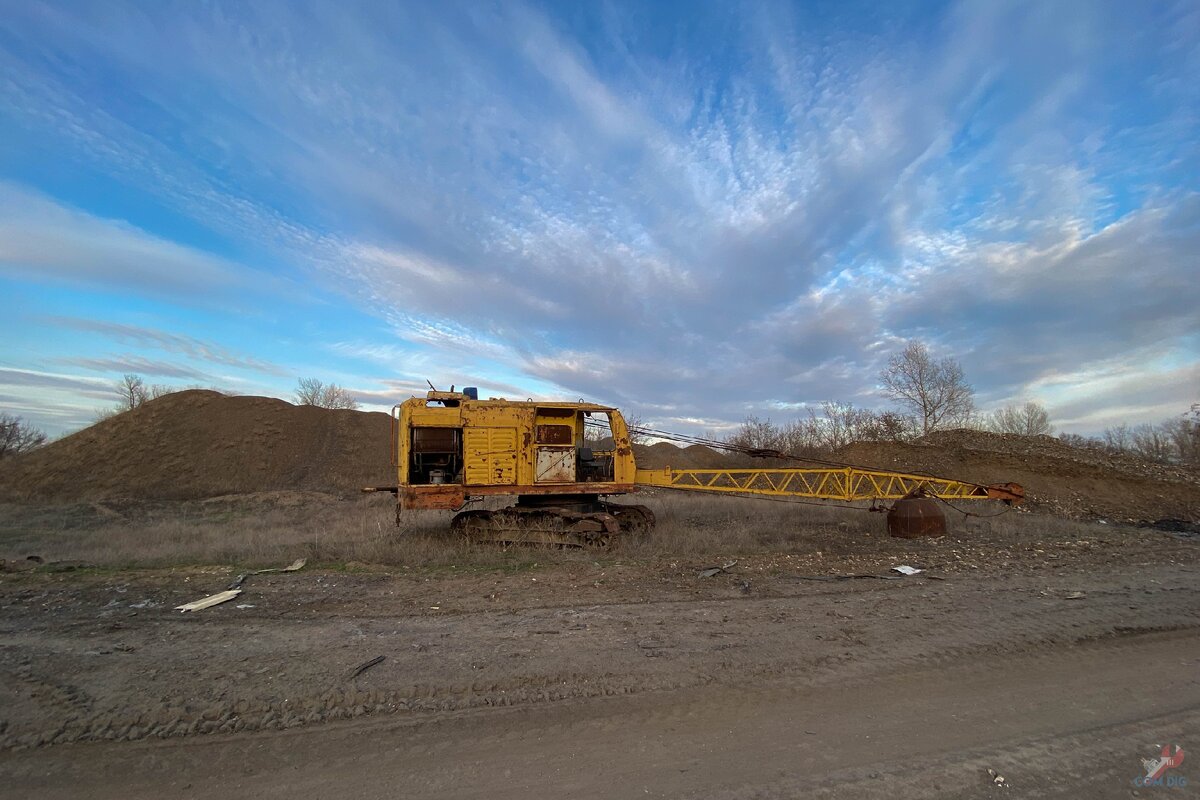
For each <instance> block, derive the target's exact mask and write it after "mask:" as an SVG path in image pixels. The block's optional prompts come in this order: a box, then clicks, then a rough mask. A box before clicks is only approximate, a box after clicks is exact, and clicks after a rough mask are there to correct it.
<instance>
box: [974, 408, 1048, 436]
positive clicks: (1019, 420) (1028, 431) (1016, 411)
mask: <svg viewBox="0 0 1200 800" xmlns="http://www.w3.org/2000/svg"><path fill="white" fill-rule="evenodd" d="M987 427H988V428H989V429H990V430H993V431H995V432H996V433H1016V434H1021V435H1023V436H1041V435H1046V436H1048V435H1050V433H1051V431H1052V430H1053V429H1052V428H1051V427H1050V414H1049V412H1047V411H1046V407H1045V406H1043V405H1042V404H1041V403H1035V402H1033V401H1032V400H1031V401H1029V402H1027V403H1025V404H1024V405H1022V406H1005V407H1004V408H1001V409H999V410H998V411H994V412H992V414H991V416H990V417H988V420H987Z"/></svg>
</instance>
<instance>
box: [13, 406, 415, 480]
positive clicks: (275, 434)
mask: <svg viewBox="0 0 1200 800" xmlns="http://www.w3.org/2000/svg"><path fill="white" fill-rule="evenodd" d="M389 438H390V422H389V420H388V416H387V415H386V414H380V413H366V412H362V411H342V410H339V411H331V410H328V409H323V408H314V407H312V406H294V405H292V404H290V403H286V402H284V401H282V400H277V399H274V398H269V397H227V396H225V395H222V394H220V393H218V392H210V391H206V390H189V391H184V392H177V393H174V394H170V395H166V396H165V397H160V398H158V399H157V400H151V401H150V402H148V403H146V404H145V405H143V406H142V407H140V408H137V409H134V410H133V411H129V412H126V413H124V414H120V415H117V416H115V417H111V418H109V419H106V420H103V421H101V422H98V423H96V424H95V425H93V426H91V427H90V428H86V429H84V430H82V431H79V432H78V433H74V434H72V435H70V436H67V437H65V438H63V439H60V440H58V441H56V442H52V443H51V444H49V445H47V446H45V447H43V448H41V449H39V450H36V451H34V452H32V453H28V454H26V455H24V456H21V457H20V458H16V459H13V460H12V461H10V462H8V463H6V464H5V465H4V466H3V467H0V496H5V497H8V498H11V499H34V498H39V499H45V498H52V497H59V496H61V497H70V498H72V499H82V500H98V499H104V498H140V499H164V500H167V499H170V500H190V499H197V498H204V497H215V496H219V495H225V494H244V493H247V492H264V491H275V490H281V489H287V490H315V491H333V492H347V493H348V492H356V491H357V490H358V489H359V488H361V487H363V486H370V485H384V484H389V483H392V484H394V483H395V473H394V472H393V471H392V468H391V467H390V466H389V462H390V460H391V454H390V451H389Z"/></svg>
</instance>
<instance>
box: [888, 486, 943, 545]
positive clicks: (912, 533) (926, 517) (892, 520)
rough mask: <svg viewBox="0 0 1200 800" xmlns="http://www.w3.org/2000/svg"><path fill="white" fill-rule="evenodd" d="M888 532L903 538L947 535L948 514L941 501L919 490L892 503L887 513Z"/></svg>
mask: <svg viewBox="0 0 1200 800" xmlns="http://www.w3.org/2000/svg"><path fill="white" fill-rule="evenodd" d="M887 526H888V533H890V534H891V535H892V536H898V537H900V538H901V539H917V538H920V537H923V536H945V535H946V515H945V514H943V513H942V508H941V505H940V504H939V502H938V501H937V500H936V499H934V498H932V497H927V496H925V494H924V493H923V492H921V490H919V489H918V490H917V492H914V493H913V494H912V495H910V496H908V497H902V498H900V499H899V500H897V501H896V502H895V503H893V504H892V509H891V510H890V511H888V515H887Z"/></svg>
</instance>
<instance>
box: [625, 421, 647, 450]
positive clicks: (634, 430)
mask: <svg viewBox="0 0 1200 800" xmlns="http://www.w3.org/2000/svg"><path fill="white" fill-rule="evenodd" d="M625 427H626V428H628V429H629V443H630V444H644V443H645V441H646V439H647V438H649V437H648V436H647V435H646V432H645V431H646V423H645V421H643V420H642V418H641V416H640V415H638V414H629V415H627V416H626V417H625Z"/></svg>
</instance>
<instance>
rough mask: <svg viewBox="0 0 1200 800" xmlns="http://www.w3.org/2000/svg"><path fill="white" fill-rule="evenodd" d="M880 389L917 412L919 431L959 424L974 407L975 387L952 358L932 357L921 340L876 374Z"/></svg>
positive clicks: (967, 416) (926, 431)
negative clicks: (880, 385) (973, 387)
mask: <svg viewBox="0 0 1200 800" xmlns="http://www.w3.org/2000/svg"><path fill="white" fill-rule="evenodd" d="M879 380H880V382H881V383H882V384H883V392H884V394H885V395H887V396H888V397H890V398H892V399H893V400H895V401H896V402H898V403H900V404H901V405H902V406H905V407H906V408H908V409H909V410H911V411H912V412H913V414H915V415H916V417H917V419H918V421H919V422H920V424H921V431H922V432H923V433H929V432H930V431H932V430H937V429H938V428H942V427H946V426H947V425H961V424H963V423H965V422H966V421H967V420H969V419H970V418H971V416H972V413H973V412H974V410H975V390H974V389H972V388H971V385H970V384H969V383H967V381H966V378H965V377H964V376H963V369H962V365H960V364H959V363H958V362H957V361H955V360H954V359H952V358H949V357H947V358H943V359H935V358H933V356H931V355H930V354H929V348H928V347H926V346H925V344H924V343H923V342H918V341H911V342H909V343H908V345H907V346H906V347H905V348H904V350H903V352H900V353H897V354H896V355H894V356H892V357H891V358H890V359H889V360H888V365H887V366H886V367H885V368H884V369H883V371H881V372H880V373H879Z"/></svg>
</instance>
